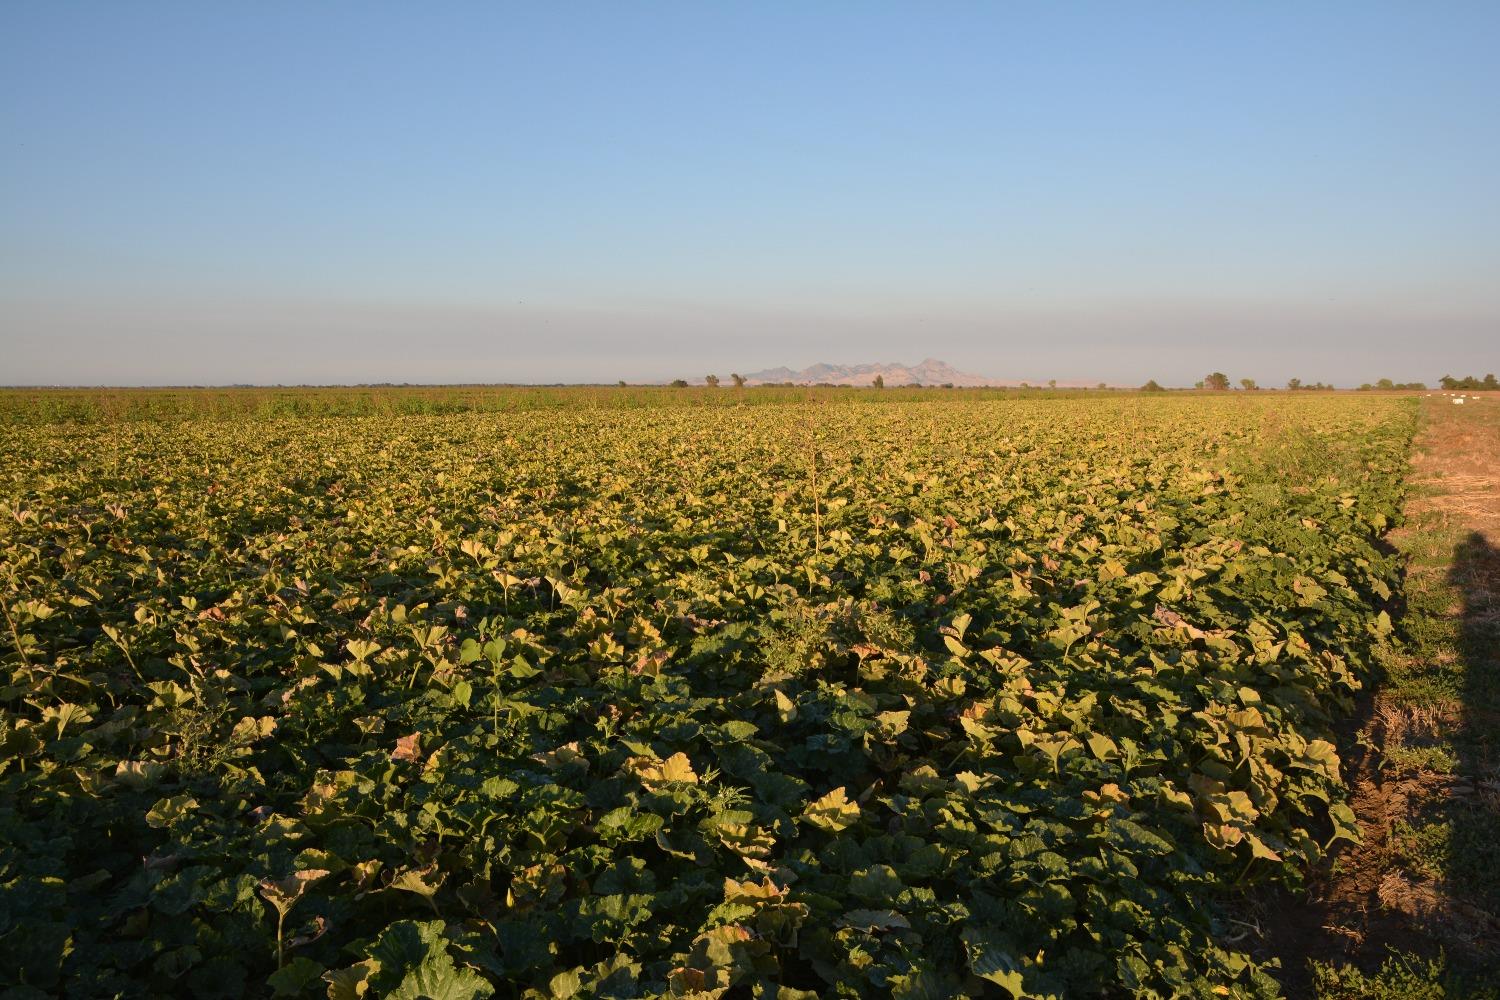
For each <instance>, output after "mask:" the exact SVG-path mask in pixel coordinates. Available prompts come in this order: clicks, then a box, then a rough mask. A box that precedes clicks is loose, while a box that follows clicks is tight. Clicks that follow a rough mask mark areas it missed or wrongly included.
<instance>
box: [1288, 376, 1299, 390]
mask: <svg viewBox="0 0 1500 1000" xmlns="http://www.w3.org/2000/svg"><path fill="white" fill-rule="evenodd" d="M1286 387H1287V388H1288V389H1290V390H1292V391H1293V392H1296V391H1297V390H1298V389H1300V388H1302V380H1301V379H1300V378H1289V379H1287V380H1286Z"/></svg>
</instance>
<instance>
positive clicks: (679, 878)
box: [0, 389, 1416, 1000]
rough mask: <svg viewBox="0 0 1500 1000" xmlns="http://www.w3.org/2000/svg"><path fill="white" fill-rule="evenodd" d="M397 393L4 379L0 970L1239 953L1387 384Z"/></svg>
mask: <svg viewBox="0 0 1500 1000" xmlns="http://www.w3.org/2000/svg"><path fill="white" fill-rule="evenodd" d="M396 392H397V391H396V390H390V391H387V392H386V393H384V394H383V393H382V391H378V390H370V391H369V392H366V393H354V392H344V393H343V394H342V395H340V394H337V393H334V394H333V395H326V394H325V395H323V396H319V395H318V394H316V393H305V394H303V395H301V396H299V395H297V394H296V393H283V394H280V395H276V394H260V395H250V396H244V397H234V396H232V395H231V394H218V395H205V396H202V397H201V398H199V397H194V396H193V395H192V394H176V395H166V396H160V395H159V396H156V397H152V396H151V395H150V394H140V395H138V396H130V395H115V396H90V395H89V394H52V395H47V394H30V395H27V394H12V395H10V396H7V397H6V398H5V399H4V400H3V401H0V503H3V507H4V510H3V517H0V524H3V528H0V568H3V573H4V576H3V578H0V592H3V605H4V608H5V610H6V621H5V622H4V623H3V627H4V629H5V635H4V636H3V647H0V648H3V653H0V668H3V672H4V681H3V683H4V688H3V692H0V694H3V699H0V955H3V956H4V958H3V959H0V989H3V988H9V989H10V992H7V993H5V996H7V997H15V998H26V997H33V996H55V995H63V996H69V997H93V996H161V995H184V996H186V995H191V996H271V995H275V996H323V995H327V996H332V997H348V998H354V997H361V996H364V997H370V998H375V997H409V998H416V997H432V998H443V1000H450V998H451V1000H458V998H469V997H485V996H497V997H537V998H568V997H577V998H592V997H599V998H604V997H610V998H625V997H654V996H674V997H705V998H708V997H726V998H736V997H752V996H753V997H764V998H774V1000H795V998H799V997H815V996H817V997H822V996H845V997H879V996H894V997H904V998H947V997H975V998H980V997H1001V998H1006V997H1030V996H1067V997H1086V996H1095V995H1111V996H1118V995H1140V996H1164V997H1165V996H1202V997H1221V996H1270V995H1275V994H1276V993H1277V992H1278V991H1279V986H1278V984H1277V981H1276V978H1275V974H1276V970H1275V969H1274V968H1269V967H1267V966H1265V965H1264V964H1261V963H1258V962H1257V961H1256V960H1255V958H1254V957H1253V956H1252V955H1251V954H1249V953H1248V952H1246V951H1242V950H1240V949H1239V946H1237V945H1236V943H1235V942H1236V941H1237V940H1239V939H1240V938H1242V937H1243V935H1237V934H1236V933H1235V931H1236V929H1237V928H1236V925H1235V924H1233V923H1232V921H1231V920H1230V919H1229V918H1230V917H1231V916H1232V913H1233V909H1232V905H1233V902H1234V900H1235V899H1236V897H1237V894H1239V893H1241V892H1242V891H1243V890H1244V889H1245V888H1246V887H1249V886H1253V885H1257V884H1264V883H1267V882H1275V883H1280V884H1285V885H1290V886H1296V885H1297V884H1298V883H1299V879H1301V878H1302V877H1303V875H1304V873H1305V872H1306V871H1307V870H1308V869H1309V868H1310V867H1311V866H1313V865H1314V864H1316V863H1317V862H1318V861H1319V860H1320V859H1321V858H1323V857H1324V855H1325V852H1327V851H1328V850H1329V848H1330V846H1331V845H1333V844H1335V843H1336V842H1337V841H1339V840H1340V839H1341V838H1349V837H1351V836H1353V831H1354V825H1353V815H1352V813H1351V812H1350V810H1349V808H1348V806H1347V805H1346V804H1345V800H1344V796H1345V788H1344V784H1343V776H1342V775H1341V773H1340V761H1339V756H1338V754H1337V752H1336V749H1335V745H1334V743H1333V742H1332V732H1333V727H1334V724H1335V722H1336V721H1337V720H1338V719H1339V718H1340V717H1341V716H1343V715H1344V714H1346V713H1347V712H1348V711H1349V710H1350V708H1351V705H1352V701H1353V698H1354V695H1355V692H1356V691H1357V690H1358V689H1359V688H1360V686H1361V684H1362V682H1363V681H1364V680H1365V679H1366V678H1367V677H1368V676H1369V675H1370V672H1371V670H1372V663H1373V662H1374V660H1375V657H1376V656H1377V654H1378V653H1379V650H1380V648H1381V646H1382V645H1383V644H1385V643H1386V642H1387V641H1388V637H1389V636H1390V633H1391V627H1392V626H1391V619H1390V617H1389V615H1388V613H1387V611H1386V610H1385V609H1386V608H1387V607H1388V606H1389V604H1390V602H1391V601H1392V599H1393V598H1394V597H1395V596H1397V595H1396V594H1395V593H1394V591H1395V590H1396V588H1397V587H1398V584H1399V579H1398V570H1399V566H1398V562H1397V560H1396V558H1395V556H1393V555H1391V554H1390V553H1389V550H1387V549H1385V548H1384V547H1383V546H1382V544H1381V542H1380V536H1381V534H1382V533H1383V532H1384V531H1385V530H1386V529H1388V528H1389V527H1390V526H1391V525H1392V523H1393V522H1394V520H1395V519H1396V518H1397V516H1398V511H1399V510H1400V505H1401V499H1402V490H1403V486H1402V482H1403V476H1404V473H1405V470H1406V464H1407V450H1408V447H1409V444H1410V440H1411V436H1412V433H1413V428H1414V425H1415V419H1416V409H1415V404H1414V401H1412V400H1409V399H1401V398H1397V397H1391V396H1363V395H1362V396H1323V395H1311V394H1309V395H1305V396H1304V395H1286V394H1276V395H1270V394H1251V393H1243V394H1234V395H1233V396H1230V395H1228V394H1220V395H1179V394H1171V395H1160V396H1148V395H1126V394H1104V393H1098V394H1094V393H1090V394H1082V393H1076V394H1072V395H1062V394H1058V395H1049V396H1036V397H1034V398H1017V395H1018V394H1014V393H1012V394H1004V393H992V394H984V393H964V392H947V393H945V392H941V391H928V392H925V393H924V392H911V393H904V394H903V393H891V394H889V395H886V396H881V395H880V394H879V393H876V392H858V393H856V392H852V391H824V392H790V391H787V392H770V393H760V391H759V390H751V391H749V392H747V393H737V392H736V391H734V390H729V389H724V390H718V391H717V394H714V393H713V392H711V391H708V390H702V391H688V392H684V393H681V394H678V395H675V396H674V395H673V394H672V393H670V392H665V391H659V390H658V391H652V390H629V391H622V395H620V396H619V397H618V399H619V400H624V401H625V402H620V403H616V402H612V401H611V400H612V399H616V397H613V396H612V395H611V392H612V391H611V390H603V389H600V390H590V391H587V392H579V393H578V394H577V395H576V396H570V395H569V394H568V393H567V392H566V391H563V390H534V391H531V390H515V391H514V392H511V393H510V394H508V395H507V392H506V391H502V390H489V391H485V390H478V389H474V390H464V391H463V392H461V393H456V394H449V395H442V394H440V393H427V394H425V395H424V394H420V393H418V394H416V395H410V396H399V395H392V394H393V393H396ZM758 393H759V395H758ZM195 398H198V399H199V401H198V402H195V401H194V400H195ZM142 399H145V400H147V402H146V403H142V402H141V400H142ZM163 399H166V400H168V402H167V403H162V402H161V400H163ZM236 399H238V400H239V401H238V402H236V401H235V400H236ZM225 400H229V402H225ZM330 400H332V402H330ZM393 400H394V401H393ZM746 400H752V401H756V402H757V404H758V405H743V404H744V402H745V401H746ZM627 403H628V405H626V404H627ZM424 411H425V412H424Z"/></svg>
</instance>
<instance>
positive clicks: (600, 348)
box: [0, 0, 1500, 384]
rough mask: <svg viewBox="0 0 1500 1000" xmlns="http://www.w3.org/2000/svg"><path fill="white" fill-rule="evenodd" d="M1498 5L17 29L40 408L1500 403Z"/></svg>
mask: <svg viewBox="0 0 1500 1000" xmlns="http://www.w3.org/2000/svg"><path fill="white" fill-rule="evenodd" d="M1497 49H1500V3H1497V2H1495V0H1480V2H1472V3H1462V2H1444V3H1418V2H1405V3H1379V2H1368V0H1360V2H1350V3H1338V2H1318V3H1304V2H1271V3H1196V2H1195V3H1186V2H1184V3H1164V2H1140V3H1123V2H1114V0H1111V2H1107V3H1105V2H1101V3H1050V2H1049V3H1043V2H1026V3H944V2H938V3H922V4H919V3H914V2H913V3H906V4H881V3H865V2H860V3H854V2H850V3H833V2H819V3H801V2H798V3H791V2H787V3H776V2H754V3H751V2H743V3H737V4H731V3H728V2H725V3H718V2H713V3H703V2H694V3H686V2H684V3H656V2H639V3H618V2H607V3H581V2H579V3H573V2H562V0H559V2H550V0H549V2H534V3H524V4H521V3H514V4H505V3H498V2H484V3H479V2H475V3H457V2H450V3H400V4H397V3H378V2H373V3H372V2H362V3H337V2H320V3H300V2H299V3H291V2H284V3H283V2H268V3H240V4H227V3H201V2H197V0H194V2H183V3H160V2H131V3H117V2H107V3H85V2H69V3H54V2H47V0H10V2H7V3H5V4H3V5H0V383H11V384H14V383H70V384H92V383H111V384H161V383H230V382H287V383H292V382H356V381H387V380H389V381H426V382H439V381H588V380H609V381H613V380H614V379H617V378H625V379H629V380H647V379H660V378H672V377H675V376H678V375H682V376H684V377H699V376H701V375H702V374H703V373H705V372H708V371H715V372H718V373H720V374H727V373H728V372H729V371H731V370H738V371H750V370H754V369H758V368H763V367H771V366H775V365H781V364H786V365H789V366H791V367H794V368H799V367H802V366H804V365H807V364H810V363H813V362H816V361H830V362H861V361H877V360H878V361H886V360H904V361H912V362H914V361H916V360H919V359H920V358H922V357H925V356H936V357H939V358H942V359H944V360H946V361H949V362H951V363H953V364H954V365H956V366H957V367H959V368H961V369H964V370H968V371H974V372H978V373H980V374H984V375H990V376H993V377H1013V378H1029V379H1032V380H1038V379H1045V378H1058V379H1064V380H1067V379H1081V380H1088V381H1090V382H1092V381H1097V380H1107V381H1110V382H1119V383H1139V382H1141V381H1143V380H1144V379H1146V378H1148V377H1154V378H1157V379H1158V380H1160V381H1163V382H1170V383H1175V384H1184V383H1190V382H1192V381H1194V380H1196V379H1198V378H1201V377H1202V376H1203V374H1204V373H1205V372H1206V371H1209V370H1212V369H1222V370H1224V371H1226V372H1228V373H1229V374H1230V375H1231V376H1232V377H1234V378H1236V379H1237V378H1239V377H1241V376H1249V377H1253V378H1257V379H1260V380H1261V381H1262V382H1263V383H1278V384H1279V383H1280V382H1282V381H1284V380H1285V379H1286V378H1287V377H1289V376H1292V375H1297V376H1300V377H1301V378H1303V379H1304V380H1306V381H1313V380H1319V379H1321V380H1328V381H1334V382H1337V383H1339V384H1352V383H1358V382H1362V381H1366V380H1373V379H1375V378H1378V377H1381V376H1389V377H1392V378H1396V379H1398V380H1405V379H1422V380H1425V381H1428V382H1433V381H1435V380H1436V378H1437V377H1438V376H1439V375H1442V374H1444V373H1447V372H1452V373H1453V374H1465V373H1469V372H1474V373H1481V372H1483V371H1493V370H1497V369H1500V57H1497V54H1496V53H1497Z"/></svg>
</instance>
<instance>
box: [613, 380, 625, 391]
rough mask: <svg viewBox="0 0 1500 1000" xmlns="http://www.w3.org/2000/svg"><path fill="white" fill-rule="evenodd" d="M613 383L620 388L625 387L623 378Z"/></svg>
mask: <svg viewBox="0 0 1500 1000" xmlns="http://www.w3.org/2000/svg"><path fill="white" fill-rule="evenodd" d="M615 385H617V386H619V387H620V388H621V389H623V388H625V380H624V379H620V381H618V382H616V383H615Z"/></svg>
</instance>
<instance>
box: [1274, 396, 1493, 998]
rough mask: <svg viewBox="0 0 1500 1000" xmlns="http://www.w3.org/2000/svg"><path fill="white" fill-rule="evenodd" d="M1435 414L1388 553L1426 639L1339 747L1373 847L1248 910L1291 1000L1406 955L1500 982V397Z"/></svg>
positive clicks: (1427, 409) (1393, 669)
mask: <svg viewBox="0 0 1500 1000" xmlns="http://www.w3.org/2000/svg"><path fill="white" fill-rule="evenodd" d="M1421 404H1422V428H1421V431H1420V432H1419V437H1418V440H1417V442H1416V448H1415V453H1414V456H1413V463H1412V473H1411V486H1412V490H1411V494H1410V499H1409V501H1408V504H1407V507H1406V511H1405V515H1406V516H1405V521H1404V525H1403V527H1402V528H1400V529H1398V530H1397V531H1394V532H1392V533H1391V535H1390V537H1389V539H1388V540H1389V542H1390V543H1391V545H1393V546H1394V547H1395V549H1396V550H1397V551H1399V552H1400V553H1401V554H1402V555H1403V556H1404V557H1405V558H1406V559H1407V560H1408V571H1407V586H1406V590H1407V595H1408V607H1407V608H1406V609H1404V611H1405V619H1404V620H1403V622H1402V625H1403V630H1404V631H1406V632H1407V633H1408V634H1409V635H1412V636H1413V638H1412V639H1411V640H1410V641H1409V642H1408V645H1407V651H1406V652H1404V653H1398V654H1395V660H1396V662H1394V663H1393V664H1392V665H1390V667H1389V668H1388V676H1387V677H1386V678H1384V679H1383V681H1382V683H1381V684H1380V685H1379V686H1378V687H1377V688H1376V690H1374V691H1373V692H1371V693H1369V694H1367V695H1366V697H1365V698H1364V699H1363V701H1362V703H1361V705H1360V706H1359V711H1358V712H1357V713H1356V715H1355V718H1354V719H1353V720H1351V722H1350V723H1349V724H1348V725H1347V728H1346V730H1345V732H1343V733H1342V734H1341V740H1340V743H1341V747H1342V749H1343V752H1344V759H1345V761H1346V777H1347V779H1348V781H1349V783H1350V788H1351V805H1352V806H1353V808H1354V811H1355V814H1356V816H1357V817H1358V819H1359V824H1360V829H1361V833H1362V835H1363V842H1362V843H1360V844H1358V845H1350V846H1347V847H1346V848H1345V849H1343V850H1342V851H1340V852H1339V853H1338V854H1337V855H1336V857H1335V858H1334V859H1333V860H1332V863H1331V864H1330V865H1329V866H1328V867H1327V868H1326V869H1324V870H1322V871H1319V872H1314V873H1312V874H1311V876H1310V882H1309V885H1308V889H1307V892H1306V894H1305V895H1296V896H1294V895H1293V894H1291V893H1287V892H1283V891H1277V892H1266V893H1264V894H1262V895H1260V896H1257V897H1254V898H1252V899H1250V900H1247V902H1246V907H1245V910H1246V913H1245V924H1246V926H1247V927H1248V928H1249V929H1251V931H1252V932H1253V933H1254V935H1255V936H1256V937H1258V938H1259V941H1260V949H1259V950H1260V951H1261V953H1262V955H1263V957H1276V958H1279V959H1280V960H1281V963H1282V970H1283V972H1282V984H1283V987H1284V988H1285V990H1286V992H1287V995H1288V996H1289V997H1293V998H1297V997H1313V996H1315V995H1316V989H1315V986H1314V977H1313V972H1312V969H1313V963H1315V962H1316V963H1323V964H1333V965H1340V964H1346V963H1347V964H1352V965H1354V966H1357V967H1359V968H1360V969H1361V970H1363V971H1365V972H1373V971H1375V970H1377V969H1378V968H1379V967H1380V965H1381V963H1382V962H1384V961H1385V960H1386V959H1387V957H1389V956H1390V955H1391V953H1392V952H1393V950H1399V951H1404V952H1411V953H1416V954H1419V955H1424V956H1437V955H1443V956H1445V957H1446V958H1447V959H1448V960H1449V961H1450V962H1451V965H1452V967H1453V968H1454V969H1455V970H1457V971H1459V972H1460V973H1462V972H1464V971H1466V970H1479V974H1481V975H1484V974H1485V971H1486V970H1495V969H1500V905H1497V904H1500V892H1497V890H1500V872H1497V871H1495V870H1494V867H1493V866H1490V867H1488V868H1487V867H1486V863H1485V859H1486V856H1487V855H1489V854H1490V853H1493V854H1494V856H1495V857H1497V858H1500V843H1497V841H1500V747H1497V745H1496V744H1497V742H1500V642H1496V641H1494V640H1495V639H1496V638H1497V637H1500V396H1496V395H1494V394H1491V396H1490V397H1488V398H1479V399H1470V400H1469V401H1468V402H1466V403H1465V404H1464V405H1463V406H1455V405H1452V403H1451V402H1450V400H1449V399H1448V398H1447V397H1445V396H1441V395H1438V396H1432V397H1428V398H1424V399H1423V400H1422V401H1421ZM1423 831H1429V832H1430V837H1431V838H1432V839H1430V840H1424V839H1423ZM1438 833H1441V834H1443V837H1441V838H1440V837H1438V836H1437V834H1438ZM1475 845H1478V847H1479V850H1477V851H1476V850H1475V849H1474V846H1475Z"/></svg>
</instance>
